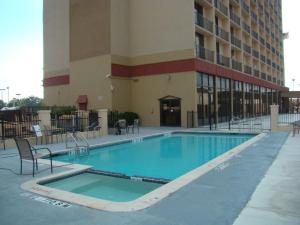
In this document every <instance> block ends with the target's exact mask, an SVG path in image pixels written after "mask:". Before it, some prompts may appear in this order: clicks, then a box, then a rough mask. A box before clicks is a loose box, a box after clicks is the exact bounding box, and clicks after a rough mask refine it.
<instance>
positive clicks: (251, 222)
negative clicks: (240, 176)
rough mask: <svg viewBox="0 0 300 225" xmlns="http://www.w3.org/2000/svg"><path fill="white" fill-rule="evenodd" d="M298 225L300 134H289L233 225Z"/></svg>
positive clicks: (299, 218) (299, 216)
mask: <svg viewBox="0 0 300 225" xmlns="http://www.w3.org/2000/svg"><path fill="white" fill-rule="evenodd" d="M255 224H263V225H287V224H291V225H296V224H300V136H299V135H296V136H295V137H292V136H290V137H289V138H288V139H287V141H286V143H285V144H284V145H283V147H282V149H281V151H280V152H279V155H278V156H277V158H276V160H275V161H274V163H273V164H272V166H271V167H270V169H269V170H268V172H267V173H266V175H265V177H264V178H263V180H262V181H261V183H260V184H259V185H258V187H257V189H256V191H255V192H254V194H253V196H252V197H251V200H250V201H249V202H248V204H247V206H246V207H245V208H244V210H243V211H242V212H241V214H240V215H239V217H238V218H237V220H236V221H235V223H234V225H255Z"/></svg>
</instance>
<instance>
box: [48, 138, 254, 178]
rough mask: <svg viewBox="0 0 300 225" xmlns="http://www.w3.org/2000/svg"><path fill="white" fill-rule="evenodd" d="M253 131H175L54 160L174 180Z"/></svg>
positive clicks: (126, 173) (228, 148)
mask: <svg viewBox="0 0 300 225" xmlns="http://www.w3.org/2000/svg"><path fill="white" fill-rule="evenodd" d="M254 136H255V135H252V134H218V133H174V134H171V135H169V136H161V137H155V138H149V139H148V138H147V139H143V140H138V141H134V142H129V143H123V144H118V145H110V146H106V147H101V148H98V149H93V150H91V151H90V154H89V155H85V156H77V157H74V155H73V156H72V157H70V156H69V155H68V154H65V155H59V156H56V157H54V160H57V161H63V162H71V163H76V164H84V165H90V166H92V169H94V170H102V171H109V172H114V173H122V174H125V175H127V176H142V177H153V178H162V179H169V180H173V179H176V178H177V177H179V176H181V175H183V174H185V173H187V172H189V171H191V170H193V169H195V168H197V167H199V166H201V165H203V164H205V163H206V162H208V161H210V160H212V159H214V158H216V157H218V156H219V155H222V154H223V153H225V152H227V151H229V150H230V149H232V148H234V147H236V146H238V145H240V144H242V143H243V142H245V141H247V140H249V139H251V138H252V137H254Z"/></svg>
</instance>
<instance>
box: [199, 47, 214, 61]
mask: <svg viewBox="0 0 300 225" xmlns="http://www.w3.org/2000/svg"><path fill="white" fill-rule="evenodd" d="M196 55H197V57H199V58H202V59H205V60H208V61H210V62H214V52H213V51H211V50H209V49H206V48H204V47H201V46H196Z"/></svg>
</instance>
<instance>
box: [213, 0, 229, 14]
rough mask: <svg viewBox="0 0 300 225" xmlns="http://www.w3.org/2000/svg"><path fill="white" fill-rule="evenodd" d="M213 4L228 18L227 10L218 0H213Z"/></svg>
mask: <svg viewBox="0 0 300 225" xmlns="http://www.w3.org/2000/svg"><path fill="white" fill-rule="evenodd" d="M214 2H215V7H216V8H217V9H218V10H219V11H220V12H222V13H223V14H224V15H226V16H228V8H227V7H226V6H225V5H224V4H223V3H222V2H221V1H220V0H215V1H214Z"/></svg>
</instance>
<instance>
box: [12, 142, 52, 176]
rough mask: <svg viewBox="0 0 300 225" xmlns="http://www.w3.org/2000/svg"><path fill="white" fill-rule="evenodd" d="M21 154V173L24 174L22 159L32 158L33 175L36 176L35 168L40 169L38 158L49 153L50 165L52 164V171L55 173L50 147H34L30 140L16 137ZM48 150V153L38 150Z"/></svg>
mask: <svg viewBox="0 0 300 225" xmlns="http://www.w3.org/2000/svg"><path fill="white" fill-rule="evenodd" d="M14 140H15V142H16V145H17V148H18V151H19V155H20V163H21V168H20V174H22V166H23V165H22V160H23V159H24V160H32V176H34V172H35V168H36V170H37V171H38V163H37V160H38V159H40V158H42V157H44V156H47V155H49V156H50V166H51V173H53V167H52V152H51V151H50V150H49V149H48V148H33V147H31V145H30V144H29V141H28V140H27V139H24V138H17V137H16V138H14ZM43 149H44V150H47V153H45V152H44V153H42V152H38V151H39V150H43Z"/></svg>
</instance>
